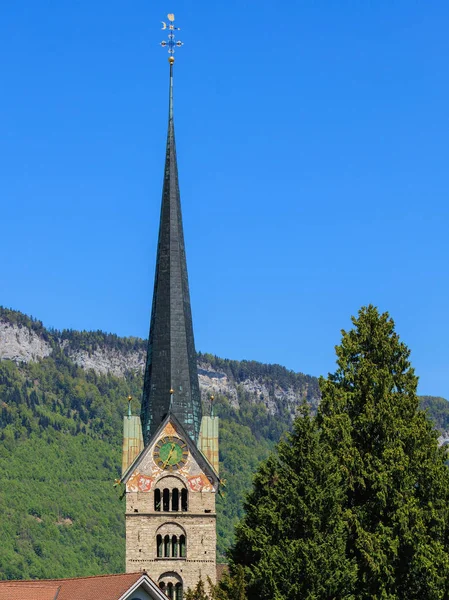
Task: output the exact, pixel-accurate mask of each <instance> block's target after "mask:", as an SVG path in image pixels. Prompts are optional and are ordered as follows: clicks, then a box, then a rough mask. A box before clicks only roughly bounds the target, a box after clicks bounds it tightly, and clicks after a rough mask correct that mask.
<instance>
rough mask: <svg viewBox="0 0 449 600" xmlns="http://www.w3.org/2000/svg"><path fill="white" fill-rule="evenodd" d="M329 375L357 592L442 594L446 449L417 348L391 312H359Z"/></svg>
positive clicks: (330, 420) (325, 384)
mask: <svg viewBox="0 0 449 600" xmlns="http://www.w3.org/2000/svg"><path fill="white" fill-rule="evenodd" d="M353 323H354V328H353V329H352V330H350V331H348V332H346V331H343V332H342V334H343V337H342V342H341V345H340V346H338V347H337V348H336V350H337V365H338V368H337V371H336V373H335V374H333V375H329V377H328V379H327V380H324V379H322V380H321V381H320V386H321V391H322V402H321V405H320V410H319V414H318V419H319V424H320V427H321V428H322V433H323V443H324V444H325V445H326V446H327V447H328V448H329V449H330V451H331V452H333V453H334V454H335V456H336V457H337V458H338V461H339V465H340V471H341V473H342V476H343V482H344V484H345V495H346V499H345V502H344V509H345V514H346V517H345V518H346V522H347V527H348V543H347V553H348V557H349V558H351V559H353V560H355V561H356V563H357V569H358V574H357V580H356V585H355V587H354V594H355V597H356V598H358V599H360V600H363V599H381V598H382V599H383V598H388V599H391V600H393V599H402V598H407V599H416V600H418V599H423V598H425V599H435V600H436V599H442V598H446V597H447V595H446V594H447V581H448V575H449V572H448V566H449V561H448V553H447V550H448V544H447V526H448V520H447V519H448V513H447V506H448V500H449V498H448V490H449V477H448V469H447V467H446V465H445V460H446V452H445V450H443V449H439V448H438V446H437V440H436V437H437V436H436V432H435V431H434V430H433V428H432V426H431V424H430V422H429V421H428V420H427V418H426V416H425V413H424V412H423V411H421V410H419V409H418V397H417V395H416V387H417V377H416V375H415V373H414V370H413V369H412V367H411V366H410V362H409V355H410V352H409V350H408V349H407V347H406V346H405V345H404V344H403V343H402V342H400V340H399V337H398V335H397V334H396V333H395V330H394V323H393V321H392V320H391V319H390V318H389V316H388V314H387V313H384V314H379V313H378V311H377V309H376V308H374V307H373V306H369V307H367V308H362V309H361V310H360V312H359V315H358V317H357V318H353Z"/></svg>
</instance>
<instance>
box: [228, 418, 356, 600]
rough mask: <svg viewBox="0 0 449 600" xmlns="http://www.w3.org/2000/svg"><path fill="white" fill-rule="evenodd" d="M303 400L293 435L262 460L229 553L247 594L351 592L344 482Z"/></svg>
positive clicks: (330, 594)
mask: <svg viewBox="0 0 449 600" xmlns="http://www.w3.org/2000/svg"><path fill="white" fill-rule="evenodd" d="M323 450H324V448H323V445H322V444H321V441H320V432H319V430H318V428H317V423H316V419H314V418H312V417H310V415H309V413H308V410H307V408H306V407H305V406H303V407H302V410H301V415H300V417H299V418H297V419H296V421H295V425H294V430H293V433H292V434H290V435H288V436H287V438H286V439H285V440H283V441H281V442H280V443H279V444H278V446H277V451H276V452H275V453H273V454H272V455H271V456H270V458H269V459H268V460H267V461H266V462H264V463H263V464H262V466H261V467H260V468H259V470H258V472H257V475H256V477H255V480H254V486H253V490H252V492H251V493H250V495H249V496H248V498H247V501H246V503H245V510H246V515H245V517H244V518H243V519H242V521H241V522H240V524H239V526H238V527H237V529H236V543H235V545H234V547H233V549H232V551H231V559H232V565H231V566H232V567H233V569H232V570H233V572H234V573H235V572H236V567H237V565H240V566H243V567H244V569H245V576H246V581H247V584H248V588H247V596H248V598H249V600H253V599H254V600H256V599H257V600H264V599H267V600H268V599H279V600H281V599H284V598H292V599H296V598H297V599H300V598H301V599H304V600H307V599H310V600H312V598H337V597H338V598H352V596H351V594H350V592H349V590H350V589H351V586H352V582H353V579H354V576H355V569H354V565H353V564H351V560H348V558H347V557H346V553H345V543H346V542H345V540H346V535H345V524H344V520H343V515H342V505H343V497H342V494H343V486H342V485H341V475H340V471H339V469H338V465H337V460H336V457H335V456H334V455H333V454H331V453H328V452H325V451H323Z"/></svg>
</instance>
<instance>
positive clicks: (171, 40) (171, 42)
mask: <svg viewBox="0 0 449 600" xmlns="http://www.w3.org/2000/svg"><path fill="white" fill-rule="evenodd" d="M167 19H168V20H169V23H168V24H167V23H165V21H162V29H168V41H165V40H164V41H163V42H161V46H162V48H167V47H168V53H169V54H170V57H169V59H168V60H169V62H170V63H171V64H173V62H174V60H175V58H174V56H173V54H174V53H175V48H180V47H181V46H182V45H183V43H182V42H181V41H180V40H175V31H179V27H175V25H174V22H175V15H174V14H172V13H170V14H168V15H167Z"/></svg>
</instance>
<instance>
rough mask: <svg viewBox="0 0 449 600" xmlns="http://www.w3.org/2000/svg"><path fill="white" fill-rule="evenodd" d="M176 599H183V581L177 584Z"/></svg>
mask: <svg viewBox="0 0 449 600" xmlns="http://www.w3.org/2000/svg"><path fill="white" fill-rule="evenodd" d="M175 600H182V583H177V584H176V585H175Z"/></svg>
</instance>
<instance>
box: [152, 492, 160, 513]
mask: <svg viewBox="0 0 449 600" xmlns="http://www.w3.org/2000/svg"><path fill="white" fill-rule="evenodd" d="M154 510H156V511H160V510H161V490H154Z"/></svg>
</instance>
